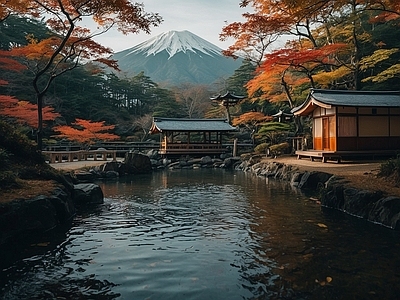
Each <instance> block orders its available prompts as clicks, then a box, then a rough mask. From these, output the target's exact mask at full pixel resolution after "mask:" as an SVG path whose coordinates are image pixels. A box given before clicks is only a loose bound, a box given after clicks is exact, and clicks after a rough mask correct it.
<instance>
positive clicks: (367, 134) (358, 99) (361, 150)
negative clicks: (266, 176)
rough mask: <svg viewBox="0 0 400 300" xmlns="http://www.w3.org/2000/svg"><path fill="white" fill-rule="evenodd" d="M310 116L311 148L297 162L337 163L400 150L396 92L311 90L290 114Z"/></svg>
mask: <svg viewBox="0 0 400 300" xmlns="http://www.w3.org/2000/svg"><path fill="white" fill-rule="evenodd" d="M292 112H293V113H294V115H295V116H311V117H312V129H313V134H312V135H313V148H312V149H309V150H298V151H296V154H297V155H298V158H301V157H310V158H311V159H313V158H315V157H319V158H322V161H323V162H325V161H326V160H327V159H335V160H337V161H340V159H341V158H342V157H345V156H361V155H369V156H377V155H391V154H395V153H396V152H397V151H398V150H400V92H398V91H393V92H387V91H385V92H381V91H345V90H321V89H312V90H311V92H310V93H309V95H308V97H307V99H306V101H305V102H304V103H303V104H301V105H300V106H298V107H296V108H294V109H293V110H292Z"/></svg>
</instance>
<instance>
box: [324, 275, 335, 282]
mask: <svg viewBox="0 0 400 300" xmlns="http://www.w3.org/2000/svg"><path fill="white" fill-rule="evenodd" d="M325 280H326V282H327V283H330V282H332V280H333V279H332V277H329V276H327V277H326V279H325Z"/></svg>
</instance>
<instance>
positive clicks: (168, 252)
mask: <svg viewBox="0 0 400 300" xmlns="http://www.w3.org/2000/svg"><path fill="white" fill-rule="evenodd" d="M100 184H101V186H102V189H103V191H104V193H105V195H106V201H105V204H104V205H102V206H99V207H97V208H94V209H91V210H89V211H84V212H81V214H80V215H79V216H78V217H77V218H76V220H75V221H74V224H73V226H72V228H71V229H70V230H69V231H68V232H67V234H66V235H64V236H63V237H62V238H60V237H55V238H54V241H52V242H53V244H54V243H55V241H58V243H56V247H53V248H46V247H44V250H45V251H43V253H42V254H37V255H33V256H30V257H28V258H26V259H23V260H17V261H16V262H15V263H13V264H12V265H11V267H9V268H7V269H4V270H3V275H4V276H3V277H2V278H4V283H3V284H2V285H1V287H2V292H1V294H0V296H2V298H4V299H56V298H57V297H59V298H63V297H64V298H67V299H113V298H118V299H375V298H376V299H396V297H397V294H398V292H400V291H399V288H398V287H397V286H399V280H400V279H399V275H400V272H398V271H397V270H398V268H397V267H399V266H400V254H399V251H398V250H399V244H398V242H397V241H398V233H396V232H393V231H390V230H388V229H385V228H381V227H378V226H376V225H371V224H368V223H365V222H363V221H361V220H357V219H354V218H351V217H347V216H345V215H343V214H341V213H335V212H334V211H331V210H329V211H321V209H320V206H319V205H318V204H316V203H315V201H311V200H309V198H308V197H306V196H304V195H303V194H302V193H300V192H299V191H298V190H294V189H293V188H291V187H290V186H288V185H287V184H285V183H281V182H276V181H273V180H271V181H268V180H266V179H263V178H256V177H253V176H251V175H249V174H245V173H241V172H240V173H235V172H229V171H224V170H212V169H200V170H177V171H168V172H160V173H155V174H152V175H141V176H133V177H127V178H123V179H120V180H119V181H115V182H103V183H100ZM28 286H29V289H28V288H27V287H28Z"/></svg>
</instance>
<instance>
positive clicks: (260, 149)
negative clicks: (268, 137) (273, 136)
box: [254, 143, 269, 153]
mask: <svg viewBox="0 0 400 300" xmlns="http://www.w3.org/2000/svg"><path fill="white" fill-rule="evenodd" d="M268 146H269V145H268V144H267V143H261V144H259V145H257V146H256V147H255V148H254V152H256V153H267V151H268Z"/></svg>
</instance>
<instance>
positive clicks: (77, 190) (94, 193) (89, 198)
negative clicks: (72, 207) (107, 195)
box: [73, 183, 104, 206]
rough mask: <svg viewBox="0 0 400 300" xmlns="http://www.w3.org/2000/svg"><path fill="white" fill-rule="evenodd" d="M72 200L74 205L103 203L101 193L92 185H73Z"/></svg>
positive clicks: (96, 186)
mask: <svg viewBox="0 0 400 300" xmlns="http://www.w3.org/2000/svg"><path fill="white" fill-rule="evenodd" d="M73 200H74V203H75V204H76V205H78V206H79V205H87V204H101V203H103V202H104V195H103V191H102V190H101V188H100V186H98V185H97V184H94V183H80V184H75V185H74V192H73Z"/></svg>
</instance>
